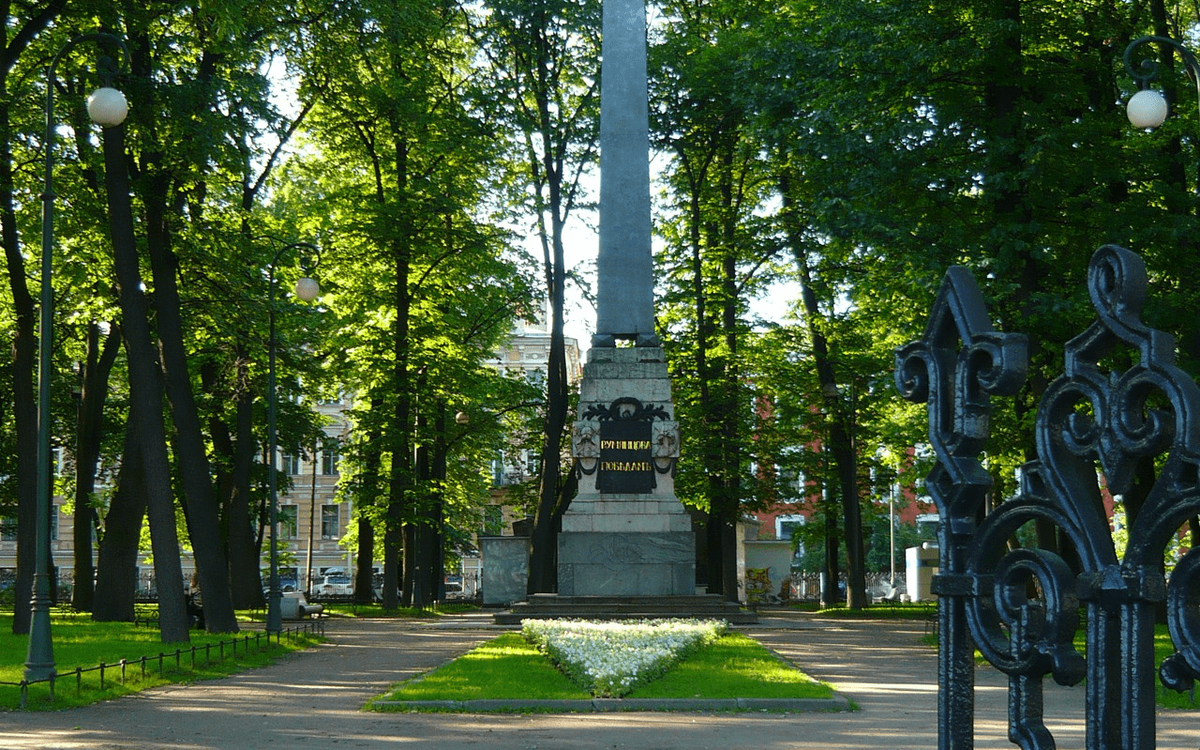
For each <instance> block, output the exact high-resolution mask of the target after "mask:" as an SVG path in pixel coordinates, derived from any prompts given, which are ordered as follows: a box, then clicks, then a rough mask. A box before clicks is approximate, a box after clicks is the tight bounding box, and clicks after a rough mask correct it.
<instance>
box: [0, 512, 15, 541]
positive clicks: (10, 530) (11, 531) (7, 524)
mask: <svg viewBox="0 0 1200 750" xmlns="http://www.w3.org/2000/svg"><path fill="white" fill-rule="evenodd" d="M15 541H17V518H16V516H4V517H3V518H0V542H15Z"/></svg>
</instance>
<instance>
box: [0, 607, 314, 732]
mask: <svg viewBox="0 0 1200 750" xmlns="http://www.w3.org/2000/svg"><path fill="white" fill-rule="evenodd" d="M12 617H13V616H12V612H0V711H3V710H11V709H16V708H19V707H20V701H21V691H20V687H19V683H20V682H21V680H22V679H23V678H24V672H25V659H26V655H27V653H28V649H29V637H28V636H24V635H13V634H12ZM51 635H52V640H53V646H54V662H55V667H56V669H57V671H58V679H57V680H56V683H55V690H54V702H53V703H51V702H50V688H49V685H47V684H45V683H39V684H35V685H31V686H30V687H29V701H28V705H27V708H28V709H31V710H39V709H61V708H70V707H74V706H81V705H87V704H89V703H95V702H97V701H101V700H108V699H111V698H116V697H118V696H121V695H127V694H129V693H135V692H137V691H139V690H144V689H146V688H148V687H153V686H155V685H162V684H166V683H172V682H193V681H195V680H203V679H211V678H214V677H220V676H224V675H228V674H233V673H235V672H240V671H243V670H245V669H248V668H251V667H258V666H263V665H265V664H270V663H271V662H273V661H275V660H277V659H278V658H279V657H281V656H283V655H285V654H287V653H290V652H292V651H296V650H299V649H303V648H307V647H308V646H309V645H311V644H312V643H313V642H314V640H313V639H309V638H298V639H296V640H294V641H291V642H289V641H288V640H287V639H286V638H285V639H284V640H283V642H282V643H281V644H280V645H279V646H275V645H274V644H273V643H272V647H271V648H269V649H268V648H265V644H266V638H265V636H263V637H262V638H260V639H259V640H258V641H257V643H256V640H255V634H254V633H252V632H243V633H239V634H236V636H235V635H234V634H226V635H209V634H208V633H204V632H202V631H198V630H193V631H192V632H191V634H190V637H191V642H190V643H187V644H183V643H173V644H165V643H162V642H161V640H160V637H159V632H158V628H157V627H147V626H145V625H142V626H140V627H139V626H135V625H133V624H132V623H115V622H93V621H92V620H91V619H90V618H89V617H88V615H86V614H76V613H68V612H64V611H55V613H54V615H53V617H52V619H51ZM247 636H249V640H248V641H247V640H246V637H247ZM235 637H236V638H237V640H238V642H237V644H236V647H235V646H234V645H233V644H230V643H228V642H229V641H232V640H233V639H234V638H235ZM221 641H226V642H227V643H226V645H225V646H224V647H223V648H222V647H220V646H219V645H218V644H219V643H220V642H221ZM257 645H264V648H262V649H261V650H259V649H258V648H257ZM193 646H195V647H197V649H196V652H195V656H194V659H195V667H194V668H193V666H192V664H193V654H192V647H193ZM206 646H207V647H208V648H207V650H206V648H205V647H206ZM176 650H180V652H181V653H180V654H179V659H178V663H179V667H178V668H176V657H175V652H176ZM160 653H161V654H165V655H166V659H165V663H164V666H163V670H162V672H163V673H162V675H160V674H159V662H158V658H157V657H158V655H159V654H160ZM143 656H146V657H154V658H153V659H149V658H148V659H147V665H146V674H145V677H143V676H142V665H141V661H140V660H141V658H142V657H143ZM222 657H223V659H222ZM121 659H125V660H126V668H125V676H124V680H123V682H124V684H122V675H121V667H120V661H121ZM101 662H104V664H105V665H106V668H105V673H104V689H103V690H101V689H100V673H99V671H98V670H95V671H87V672H84V673H83V674H82V675H80V677H79V680H78V687H77V679H76V674H75V670H76V668H77V667H78V668H80V669H84V670H92V668H94V667H96V666H98V665H99V664H100V663H101ZM10 683H11V684H10Z"/></svg>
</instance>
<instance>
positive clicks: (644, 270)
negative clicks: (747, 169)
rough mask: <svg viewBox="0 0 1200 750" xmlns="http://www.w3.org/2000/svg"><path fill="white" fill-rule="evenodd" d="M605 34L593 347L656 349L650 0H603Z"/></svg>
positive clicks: (601, 95)
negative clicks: (629, 343)
mask: <svg viewBox="0 0 1200 750" xmlns="http://www.w3.org/2000/svg"><path fill="white" fill-rule="evenodd" d="M602 30H603V39H602V47H601V52H602V55H603V58H604V61H603V64H602V68H601V78H600V254H599V258H598V261H597V271H598V275H597V290H596V336H595V338H594V339H593V345H598V346H612V345H613V344H614V340H615V339H633V340H635V341H638V343H640V344H642V345H653V344H655V343H657V340H656V339H654V267H653V257H652V255H651V249H650V234H651V224H650V158H649V156H650V124H649V107H648V105H647V79H646V8H645V4H644V0H604V20H603V29H602ZM639 337H641V339H640V340H639Z"/></svg>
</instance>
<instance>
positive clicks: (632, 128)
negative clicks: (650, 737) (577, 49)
mask: <svg viewBox="0 0 1200 750" xmlns="http://www.w3.org/2000/svg"><path fill="white" fill-rule="evenodd" d="M603 32H604V38H603V47H602V52H603V57H604V60H603V67H602V69H601V84H600V254H599V263H598V269H599V278H598V279H597V285H598V289H597V301H596V317H597V320H596V335H595V337H594V338H593V339H592V348H591V350H590V352H589V354H588V362H587V364H586V365H585V366H584V370H583V382H582V383H581V384H580V391H579V418H578V420H577V421H576V422H575V425H574V430H573V438H572V453H573V454H574V456H575V458H576V459H578V461H577V464H576V465H577V467H578V469H577V470H578V471H579V492H578V494H577V495H576V496H575V499H574V500H573V501H572V502H571V507H570V508H569V509H568V510H567V512H566V514H565V515H564V516H563V521H562V531H561V533H560V534H559V536H558V593H559V594H560V595H566V596H569V597H580V596H583V597H597V596H618V597H639V598H651V597H660V598H661V597H666V596H669V597H674V596H685V595H686V596H692V595H694V594H695V591H696V562H695V557H696V553H695V536H694V534H693V532H692V524H691V516H690V515H689V514H688V512H687V511H686V510H685V509H684V507H683V505H682V504H681V503H680V502H679V500H678V499H677V498H676V497H675V464H676V461H677V460H678V457H679V437H680V436H679V425H678V424H677V423H676V422H675V421H674V416H673V415H674V410H675V409H674V403H673V402H672V400H671V382H670V379H669V377H668V374H667V363H666V360H665V358H664V357H663V350H662V347H661V345H660V344H659V341H658V338H657V336H656V335H655V333H654V267H653V258H652V255H651V247H650V234H651V223H650V141H649V122H648V120H649V116H648V102H647V80H646V9H645V5H644V0H604V25H603ZM621 343H626V344H627V343H632V344H634V345H633V346H620V345H618V344H621Z"/></svg>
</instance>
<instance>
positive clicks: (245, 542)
mask: <svg viewBox="0 0 1200 750" xmlns="http://www.w3.org/2000/svg"><path fill="white" fill-rule="evenodd" d="M237 359H238V362H239V365H238V383H237V385H236V386H235V387H234V389H233V390H234V392H235V394H236V395H235V396H234V397H233V400H234V423H235V429H236V432H237V438H236V439H233V438H232V437H231V436H230V434H229V428H228V427H227V425H226V424H225V422H224V421H223V420H222V419H220V418H219V417H218V416H217V415H215V414H213V415H210V417H209V434H210V435H211V436H212V441H213V449H214V450H215V451H216V453H217V454H218V455H221V456H223V457H224V461H223V464H224V465H225V466H226V467H227V468H223V469H218V470H217V482H216V488H217V489H216V491H217V497H218V498H220V500H221V503H220V505H221V506H222V511H223V514H222V525H221V531H222V533H223V538H224V540H225V556H226V559H227V561H228V563H229V571H228V575H229V593H230V597H231V599H232V600H233V606H234V609H251V608H255V607H262V606H264V605H265V604H266V599H265V598H264V597H263V580H262V565H261V563H260V560H261V554H260V553H261V550H260V548H259V543H258V540H259V537H258V534H256V533H255V524H254V515H253V513H251V507H250V501H251V497H252V493H251V491H250V490H251V478H252V474H253V467H254V456H255V453H256V449H257V445H256V443H255V441H254V416H253V406H254V395H253V393H252V392H251V391H250V388H249V386H248V380H249V374H248V372H247V365H246V362H247V361H248V360H247V357H246V352H245V350H244V349H243V348H242V347H240V346H239V347H238V349H237ZM213 369H215V368H212V367H204V368H202V370H201V378H202V381H201V382H202V383H203V387H204V389H205V391H207V392H209V393H213V392H216V390H217V389H218V388H219V387H220V383H219V382H218V379H217V377H216V375H215V373H214V372H212V370H213Z"/></svg>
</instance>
